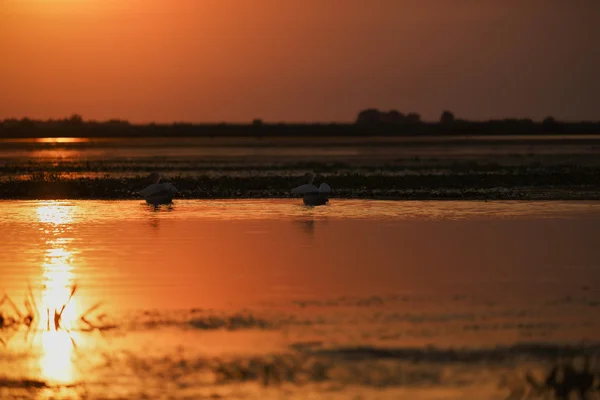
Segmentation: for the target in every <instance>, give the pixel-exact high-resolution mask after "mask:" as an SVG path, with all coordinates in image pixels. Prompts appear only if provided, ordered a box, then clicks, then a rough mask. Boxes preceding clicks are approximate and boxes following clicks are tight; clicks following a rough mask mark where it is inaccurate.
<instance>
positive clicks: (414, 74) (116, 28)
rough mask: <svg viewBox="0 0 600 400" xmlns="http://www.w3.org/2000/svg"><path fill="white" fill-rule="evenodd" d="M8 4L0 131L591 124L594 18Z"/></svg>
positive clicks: (487, 1) (151, 1) (506, 9)
mask: <svg viewBox="0 0 600 400" xmlns="http://www.w3.org/2000/svg"><path fill="white" fill-rule="evenodd" d="M296 1H297V2H296V3H294V2H288V3H283V2H280V1H275V0H255V1H253V2H245V3H240V2H236V1H235V0H203V1H201V2H199V1H194V0H180V1H178V2H170V1H166V0H145V1H139V0H130V1H119V0H86V1H76V0H55V1H42V0H18V1H16V0H7V1H6V2H4V4H3V7H4V9H3V13H1V14H0V37H2V38H3V39H4V40H2V41H0V51H2V54H3V55H4V57H3V63H2V64H0V90H2V93H3V96H2V97H0V119H4V118H9V117H15V118H23V117H29V118H32V119H49V118H63V117H65V116H69V115H72V114H79V115H82V116H83V117H84V118H85V119H92V120H109V119H113V118H118V119H125V120H129V121H131V122H133V123H149V122H157V123H170V122H175V121H187V122H192V123H196V122H209V123H210V122H230V123H236V122H250V121H252V120H253V119H254V118H261V119H263V120H264V121H268V122H279V121H285V122H330V121H336V122H346V121H352V120H354V118H355V116H356V114H357V113H358V112H359V111H360V110H362V109H365V108H371V107H374V108H379V109H382V110H390V109H397V110H399V111H401V112H412V111H414V112H418V113H420V114H421V115H422V117H423V119H425V120H437V119H438V117H439V115H440V113H441V111H443V110H445V109H449V110H451V111H453V112H454V113H455V114H456V115H457V116H460V117H462V118H466V119H479V120H481V119H490V118H503V117H507V116H509V117H515V118H533V119H535V120H541V119H543V118H544V117H546V116H547V115H553V116H554V117H556V118H557V119H562V120H600V114H598V113H599V111H598V109H597V107H596V106H595V104H596V102H595V97H596V93H597V92H598V91H600V77H599V76H598V75H597V73H596V71H597V70H599V69H600V55H598V52H596V51H595V48H596V45H597V44H596V41H595V40H594V38H596V37H599V36H600V26H599V25H598V24H597V23H596V22H597V21H596V18H595V16H596V15H598V13H600V3H598V2H594V1H588V0H581V1H578V2H576V3H566V2H562V1H559V0H547V1H537V0H536V1H531V2H527V3H526V4H523V3H521V2H516V1H507V2H496V1H492V0H481V1H477V2H474V1H472V0H456V1H453V2H445V3H443V4H440V3H439V2H435V4H434V3H433V2H434V0H430V1H429V2H427V1H417V0H377V1H376V2H375V3H372V2H366V1H356V2H352V3H348V2H345V1H341V0H331V1H328V2H324V3H323V2H319V1H317V0H308V1H302V2H299V0H296Z"/></svg>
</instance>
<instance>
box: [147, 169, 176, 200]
mask: <svg viewBox="0 0 600 400" xmlns="http://www.w3.org/2000/svg"><path fill="white" fill-rule="evenodd" d="M160 179H161V176H160V175H159V174H157V173H156V172H154V173H152V174H150V176H148V181H150V182H152V183H151V184H150V185H149V186H147V187H146V188H144V189H143V190H141V191H139V192H138V193H139V194H140V195H141V196H142V197H143V198H144V199H145V200H146V202H147V203H148V204H152V205H155V206H156V205H159V204H169V203H171V202H172V201H173V196H175V194H176V193H177V188H176V187H175V186H173V185H172V184H171V183H168V182H166V183H160Z"/></svg>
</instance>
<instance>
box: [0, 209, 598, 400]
mask: <svg viewBox="0 0 600 400" xmlns="http://www.w3.org/2000/svg"><path fill="white" fill-rule="evenodd" d="M0 209H1V210H2V213H0V232H2V241H1V242H0V250H1V251H0V277H1V279H0V296H2V295H3V294H2V293H3V291H4V292H5V293H6V296H7V297H4V299H2V301H1V304H0V316H1V318H0V323H1V324H0V398H3V399H5V398H6V399H11V398H15V399H16V398H19V399H20V398H26V399H50V398H52V399H139V398H152V399H154V398H157V399H159V398H160V399H162V398H169V399H171V398H172V399H201V398H239V399H248V398H251V399H307V398H315V399H322V398H323V399H325V398H326V399H337V398H340V399H352V398H363V399H371V398H373V399H375V398H377V399H397V398H407V399H409V398H410V399H441V398H443V399H464V398H473V399H475V398H477V399H488V398H489V399H506V398H521V397H519V396H523V395H525V394H526V392H527V391H529V390H531V385H528V384H527V383H526V381H525V378H524V377H525V375H526V374H527V373H530V374H531V375H533V377H534V379H535V380H537V381H539V382H541V381H542V380H543V379H544V378H545V377H546V376H547V374H548V372H549V370H550V369H551V367H552V366H553V365H554V364H555V363H556V362H557V361H560V360H563V361H568V362H570V363H573V365H575V367H576V368H579V369H581V368H582V365H583V364H582V363H583V359H582V358H581V356H590V357H592V358H593V359H595V358H596V357H597V354H598V350H599V347H598V346H600V341H599V340H598V338H600V318H599V317H600V246H598V245H597V244H598V237H600V203H597V202H392V201H390V202H383V201H379V202H378V201H363V200H332V201H331V204H330V205H329V206H326V207H317V208H307V207H304V206H302V205H301V202H300V201H296V200H254V201H252V200H241V201H236V200H232V201H184V200H178V201H176V202H175V203H174V204H173V205H172V206H169V207H161V208H159V209H154V208H152V207H149V206H147V205H145V204H143V203H142V202H140V201H137V200H136V201H4V202H0ZM70 297H71V298H70ZM69 298H70V299H69ZM65 305H66V306H65ZM63 307H64V308H63ZM511 393H512V396H513V397H509V396H510V395H511ZM534 394H535V393H534ZM534 394H532V396H533V395H534ZM533 398H535V396H534V397H533Z"/></svg>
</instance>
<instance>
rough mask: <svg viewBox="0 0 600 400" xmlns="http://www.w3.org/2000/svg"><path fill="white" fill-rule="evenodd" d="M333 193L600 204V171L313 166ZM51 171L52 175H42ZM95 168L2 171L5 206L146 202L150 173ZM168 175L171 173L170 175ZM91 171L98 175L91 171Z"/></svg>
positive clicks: (262, 190)
mask: <svg viewBox="0 0 600 400" xmlns="http://www.w3.org/2000/svg"><path fill="white" fill-rule="evenodd" d="M309 167H310V169H311V170H315V171H318V172H317V174H318V175H319V179H326V180H327V182H328V183H329V184H330V185H331V187H332V188H333V194H332V196H331V197H332V198H336V197H338V198H367V199H385V198H387V199H390V198H396V199H588V200H591V199H600V169H598V168H597V167H596V166H595V165H588V166H585V165H581V166H578V165H569V164H566V165H550V166H543V165H539V164H536V163H532V164H529V165H499V164H494V163H472V162H462V163H460V162H456V163H449V164H446V165H440V164H439V163H430V162H428V161H427V160H421V161H420V162H417V163H411V164H408V163H404V164H401V163H399V164H395V165H391V164H390V165H383V166H352V165H345V164H339V163H338V164H335V165H333V166H332V165H328V164H319V163H313V164H310V166H309ZM44 168H47V169H48V171H41V170H40V169H44ZM135 168H140V169H144V168H145V167H140V166H138V167H136V166H133V167H131V168H130V167H123V168H120V169H113V168H112V166H111V165H104V164H103V163H102V162H99V163H96V164H93V165H92V164H90V163H85V165H81V164H55V165H53V166H50V165H45V164H44V165H39V166H35V165H31V166H16V165H9V164H6V165H5V166H4V167H2V166H0V171H5V173H6V175H5V176H8V178H4V179H3V180H0V197H1V198H4V199H141V197H140V196H139V194H138V191H139V190H141V189H142V188H143V187H144V185H145V173H140V171H139V170H138V171H134V169H135ZM165 168H167V167H165ZM172 168H175V170H171V171H169V170H167V171H166V172H165V174H164V176H165V179H164V180H165V181H168V182H170V183H172V184H174V185H175V186H176V187H177V189H178V190H179V193H178V194H177V196H176V199H217V198H222V199H226V198H290V197H293V196H294V195H293V194H292V193H291V191H290V189H291V186H290V183H291V182H292V181H293V180H294V179H295V178H296V177H297V176H298V174H299V171H302V170H303V168H306V165H305V164H302V165H287V166H284V167H283V168H282V169H278V168H274V167H266V168H260V167H257V168H255V169H252V170H251V171H248V170H244V169H243V167H242V166H239V167H238V166H230V167H214V166H213V167H209V166H204V167H202V166H198V165H191V166H189V168H190V169H187V168H188V166H182V165H180V166H175V167H172ZM90 169H91V170H92V171H90Z"/></svg>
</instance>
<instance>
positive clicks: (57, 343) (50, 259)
mask: <svg viewBox="0 0 600 400" xmlns="http://www.w3.org/2000/svg"><path fill="white" fill-rule="evenodd" d="M75 209H76V207H73V206H71V205H65V204H61V203H55V202H49V203H42V204H40V206H39V207H38V208H37V215H38V219H39V221H40V222H41V223H43V224H48V225H51V228H52V229H46V230H45V231H46V232H47V233H48V234H49V235H51V237H49V238H47V240H46V244H47V246H48V247H47V249H46V254H45V257H44V262H43V264H42V280H43V289H42V297H41V304H40V305H39V307H40V310H39V311H40V312H41V313H42V315H41V322H40V325H41V326H40V327H39V328H41V330H42V334H41V336H42V338H41V344H42V356H41V358H40V367H41V371H42V375H43V376H44V378H46V379H49V380H51V381H54V382H59V383H69V382H72V381H73V380H74V372H75V371H74V365H73V360H72V356H73V351H74V349H73V347H74V344H73V342H72V339H71V336H70V334H69V332H68V330H70V329H71V328H73V327H74V323H75V322H76V319H77V308H78V307H77V299H76V298H75V297H73V298H71V300H70V301H69V297H70V296H71V291H72V288H73V285H74V281H75V273H74V271H73V250H72V249H70V248H69V247H70V246H69V245H70V243H71V238H67V237H61V235H62V234H64V232H65V229H63V228H64V226H65V225H68V224H69V223H70V222H72V221H73V214H74V212H75ZM67 303H68V304H67ZM65 304H66V307H65V308H64V310H63V307H64V306H65ZM61 310H62V314H60V313H61ZM57 314H60V318H59V319H57V318H55V316H56V315H57ZM57 321H58V322H57Z"/></svg>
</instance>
